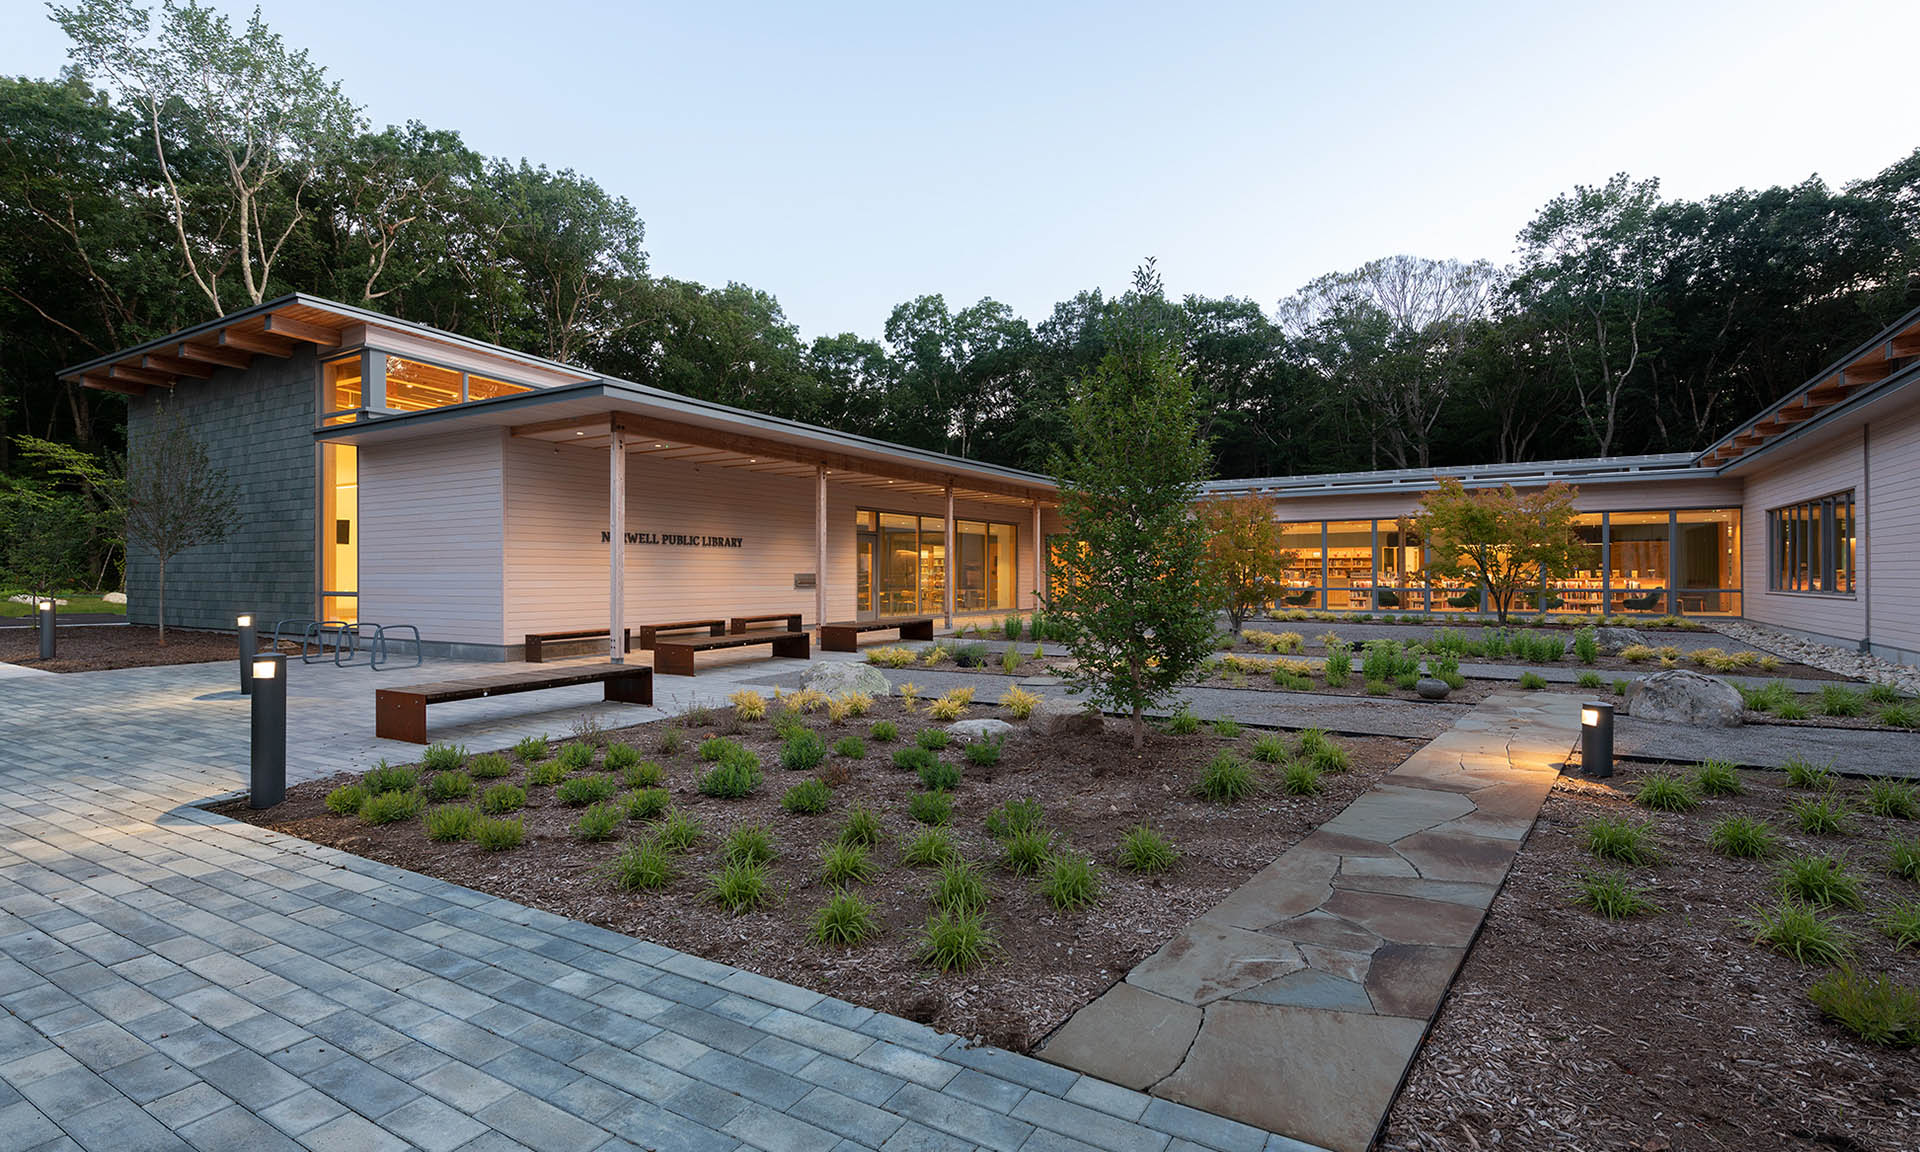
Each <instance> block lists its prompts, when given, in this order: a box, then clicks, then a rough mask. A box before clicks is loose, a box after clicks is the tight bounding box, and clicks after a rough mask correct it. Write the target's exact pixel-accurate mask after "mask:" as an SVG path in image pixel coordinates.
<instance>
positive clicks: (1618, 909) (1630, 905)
mask: <svg viewBox="0 0 1920 1152" xmlns="http://www.w3.org/2000/svg"><path fill="white" fill-rule="evenodd" d="M1573 902H1574V903H1575V904H1580V905H1583V906H1585V907H1587V908H1591V909H1593V910H1594V911H1595V912H1598V913H1599V914H1600V915H1602V916H1605V917H1606V918H1607V919H1609V920H1624V919H1626V918H1627V917H1629V916H1642V915H1645V914H1647V913H1649V912H1658V911H1659V910H1660V906H1659V905H1658V904H1655V903H1654V902H1653V901H1652V900H1649V899H1648V898H1647V896H1646V894H1645V892H1643V891H1642V890H1641V889H1639V888H1636V887H1634V886H1633V885H1632V884H1631V883H1629V882H1628V881H1627V878H1626V877H1624V876H1622V875H1621V874H1620V873H1618V872H1590V873H1588V874H1587V875H1585V876H1583V877H1581V878H1580V881H1579V885H1578V892H1577V893H1576V894H1575V895H1574V898H1573Z"/></svg>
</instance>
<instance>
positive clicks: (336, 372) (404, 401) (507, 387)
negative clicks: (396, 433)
mask: <svg viewBox="0 0 1920 1152" xmlns="http://www.w3.org/2000/svg"><path fill="white" fill-rule="evenodd" d="M369 367H371V369H372V379H371V381H369V379H368V369H369ZM531 391H533V389H532V388H531V387H530V386H528V385H525V384H513V383H510V382H508V381H506V380H496V379H494V378H493V377H491V376H476V375H474V374H472V373H469V372H462V371H460V370H459V369H457V368H447V367H443V366H441V365H439V364H429V363H427V362H425V361H422V360H409V359H407V358H405V357H402V356H389V355H387V354H386V353H384V352H372V351H367V350H365V349H363V350H361V351H359V352H355V353H352V354H351V355H347V356H341V357H338V358H336V359H333V360H329V361H327V362H326V364H325V365H324V366H322V368H321V370H320V412H321V417H320V423H321V424H323V425H324V424H350V423H352V422H353V421H355V420H357V419H359V418H360V417H361V416H363V415H365V414H367V413H373V414H375V415H378V414H380V413H382V412H420V411H424V410H426V409H429V408H445V407H447V406H448V405H450V404H460V403H464V402H465V401H468V400H490V399H492V398H494V397H496V396H510V395H513V394H514V393H517V392H531Z"/></svg>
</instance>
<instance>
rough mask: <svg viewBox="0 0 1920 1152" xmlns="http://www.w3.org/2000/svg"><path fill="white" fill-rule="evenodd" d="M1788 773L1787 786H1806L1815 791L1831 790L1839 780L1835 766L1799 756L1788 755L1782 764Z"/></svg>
mask: <svg viewBox="0 0 1920 1152" xmlns="http://www.w3.org/2000/svg"><path fill="white" fill-rule="evenodd" d="M1781 768H1782V769H1783V770H1784V771H1785V772H1786V774H1787V787H1789V788H1806V789H1810V790H1814V791H1820V792H1827V791H1831V790H1832V789H1833V788H1834V787H1835V786H1836V785H1837V784H1838V783H1839V781H1838V780H1836V779H1835V777H1834V774H1833V768H1832V767H1831V766H1830V765H1826V764H1815V763H1814V762H1813V761H1811V760H1805V759H1802V758H1801V757H1799V756H1792V757H1788V759H1787V762H1786V763H1785V764H1782V765H1781Z"/></svg>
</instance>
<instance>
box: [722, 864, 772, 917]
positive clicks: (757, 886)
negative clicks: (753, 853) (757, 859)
mask: <svg viewBox="0 0 1920 1152" xmlns="http://www.w3.org/2000/svg"><path fill="white" fill-rule="evenodd" d="M707 899H709V900H712V901H713V902H714V903H715V904H718V905H720V906H721V907H722V908H725V909H726V910H727V911H728V912H730V913H732V914H733V915H735V916H738V915H740V914H741V913H743V912H752V911H754V910H755V909H758V908H764V907H766V906H767V905H769V904H771V903H773V881H772V880H771V878H769V877H768V875H767V869H766V867H765V866H764V865H761V864H739V863H734V864H728V865H726V866H724V867H722V868H721V869H720V870H719V871H718V872H714V873H711V874H709V875H708V877H707Z"/></svg>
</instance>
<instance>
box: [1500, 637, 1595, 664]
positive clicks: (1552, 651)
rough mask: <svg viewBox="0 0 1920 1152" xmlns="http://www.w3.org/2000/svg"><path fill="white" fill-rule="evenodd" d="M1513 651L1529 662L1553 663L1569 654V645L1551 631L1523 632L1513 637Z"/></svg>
mask: <svg viewBox="0 0 1920 1152" xmlns="http://www.w3.org/2000/svg"><path fill="white" fill-rule="evenodd" d="M1513 652H1514V655H1516V656H1518V657H1520V658H1521V659H1522V660H1525V661H1526V662H1527V663H1529V664H1552V663H1554V662H1555V661H1557V660H1559V659H1560V658H1561V657H1562V656H1565V655H1566V654H1567V646H1566V643H1565V641H1563V640H1561V639H1560V638H1559V637H1557V636H1554V635H1552V634H1550V633H1542V632H1522V633H1520V634H1519V635H1517V636H1515V637H1514V638H1513ZM1583 663H1592V661H1583Z"/></svg>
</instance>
